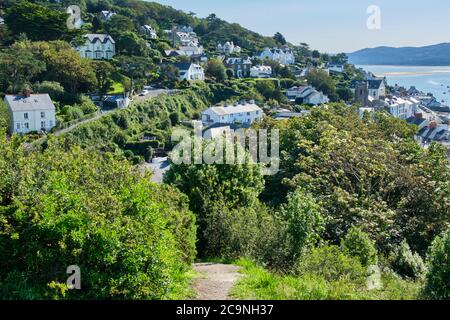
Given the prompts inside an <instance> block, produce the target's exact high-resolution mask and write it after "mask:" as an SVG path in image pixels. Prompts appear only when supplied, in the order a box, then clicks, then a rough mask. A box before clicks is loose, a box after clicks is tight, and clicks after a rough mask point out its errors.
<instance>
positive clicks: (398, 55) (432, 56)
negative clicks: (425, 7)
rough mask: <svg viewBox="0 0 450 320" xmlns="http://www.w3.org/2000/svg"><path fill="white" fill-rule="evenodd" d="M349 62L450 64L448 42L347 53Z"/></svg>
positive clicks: (358, 63)
mask: <svg viewBox="0 0 450 320" xmlns="http://www.w3.org/2000/svg"><path fill="white" fill-rule="evenodd" d="M348 57H349V62H350V63H353V64H357V65H369V64H372V65H406V66H408V65H409V66H443V65H450V43H441V44H437V45H432V46H426V47H403V48H393V47H377V48H367V49H362V50H359V51H356V52H353V53H350V54H348Z"/></svg>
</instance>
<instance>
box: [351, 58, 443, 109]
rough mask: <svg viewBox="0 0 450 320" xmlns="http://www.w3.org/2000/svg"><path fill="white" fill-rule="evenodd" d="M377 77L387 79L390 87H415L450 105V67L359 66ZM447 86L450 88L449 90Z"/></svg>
mask: <svg viewBox="0 0 450 320" xmlns="http://www.w3.org/2000/svg"><path fill="white" fill-rule="evenodd" d="M357 67H359V68H362V69H364V70H366V71H369V72H372V73H373V74H375V75H376V76H377V77H386V79H387V82H388V84H389V85H390V86H395V85H396V84H398V85H399V86H403V87H405V88H407V89H409V87H411V86H415V87H416V88H417V89H418V90H420V91H423V92H425V93H428V92H429V93H432V94H433V95H434V96H435V97H436V99H437V100H438V101H439V102H442V100H444V104H445V105H450V66H442V67H439V66H438V67H435V66H433V67H422V66H420V67H415V66H369V65H364V66H357ZM447 86H448V87H449V88H447Z"/></svg>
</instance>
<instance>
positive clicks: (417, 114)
mask: <svg viewBox="0 0 450 320" xmlns="http://www.w3.org/2000/svg"><path fill="white" fill-rule="evenodd" d="M414 118H416V119H422V118H423V114H422V113H421V112H416V113H415V114H414Z"/></svg>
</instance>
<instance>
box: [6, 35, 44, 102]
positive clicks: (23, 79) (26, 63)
mask: <svg viewBox="0 0 450 320" xmlns="http://www.w3.org/2000/svg"><path fill="white" fill-rule="evenodd" d="M45 68H46V66H45V63H44V62H42V61H40V60H38V59H36V58H35V57H34V56H33V54H32V53H31V52H30V51H29V50H28V49H27V48H26V47H25V46H24V44H23V43H16V44H14V45H13V46H12V47H11V48H9V49H6V50H5V51H3V52H0V85H1V87H0V88H2V90H4V91H7V90H8V89H9V90H11V92H12V93H18V91H19V90H20V89H21V88H22V87H23V86H24V85H25V84H26V83H27V82H30V81H31V80H32V79H33V78H34V77H35V76H36V75H37V74H39V73H41V72H43V71H44V70H45ZM2 82H3V83H2Z"/></svg>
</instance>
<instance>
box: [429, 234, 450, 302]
mask: <svg viewBox="0 0 450 320" xmlns="http://www.w3.org/2000/svg"><path fill="white" fill-rule="evenodd" d="M427 267H428V271H427V274H426V277H425V286H424V289H423V294H424V296H425V297H427V298H431V299H445V300H450V229H448V230H447V232H446V233H445V234H444V235H443V236H442V237H436V239H435V240H434V242H433V244H432V245H431V247H430V249H429V253H428V256H427Z"/></svg>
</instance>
